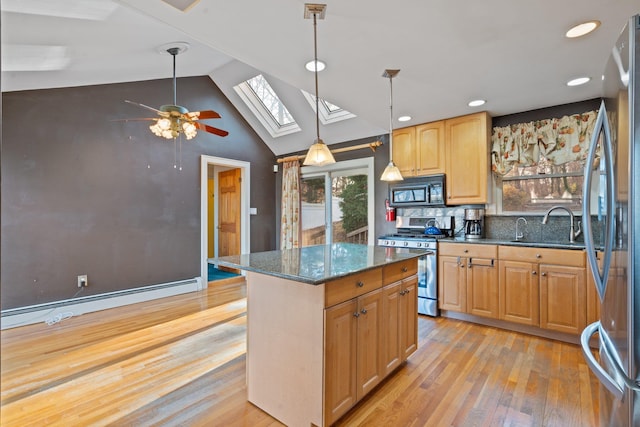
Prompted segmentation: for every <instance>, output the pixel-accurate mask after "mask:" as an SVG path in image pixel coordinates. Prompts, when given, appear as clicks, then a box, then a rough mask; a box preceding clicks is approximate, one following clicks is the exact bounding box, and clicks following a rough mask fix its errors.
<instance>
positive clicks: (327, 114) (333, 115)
mask: <svg viewBox="0 0 640 427" xmlns="http://www.w3.org/2000/svg"><path fill="white" fill-rule="evenodd" d="M301 92H302V94H303V95H304V97H305V99H306V100H307V102H308V103H309V105H311V108H313V111H314V112H315V111H316V96H315V95H312V94H310V93H308V92H305V91H304V90H301ZM318 104H319V107H320V108H319V109H320V113H319V115H318V116H319V117H320V121H321V122H322V124H323V125H326V124H329V123H335V122H339V121H341V120H347V119H351V118H353V117H356V115H355V114H353V113H350V112H348V111H347V110H343V109H342V108H340V107H338V106H337V105H334V104H332V103H330V102H328V101H326V100H324V99H322V98H320V100H319V102H318Z"/></svg>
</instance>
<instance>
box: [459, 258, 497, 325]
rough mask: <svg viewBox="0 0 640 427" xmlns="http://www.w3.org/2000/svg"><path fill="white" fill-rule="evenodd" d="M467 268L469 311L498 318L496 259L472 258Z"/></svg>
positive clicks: (477, 314)
mask: <svg viewBox="0 0 640 427" xmlns="http://www.w3.org/2000/svg"><path fill="white" fill-rule="evenodd" d="M471 259H472V262H471V265H469V266H468V268H467V312H468V313H469V314H475V315H476V316H484V317H490V318H492V319H497V318H498V317H499V310H498V267H497V263H496V261H495V260H494V259H476V258H471Z"/></svg>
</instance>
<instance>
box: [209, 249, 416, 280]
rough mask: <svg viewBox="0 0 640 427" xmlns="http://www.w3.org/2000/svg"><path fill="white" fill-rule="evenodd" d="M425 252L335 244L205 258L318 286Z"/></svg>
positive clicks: (216, 262)
mask: <svg viewBox="0 0 640 427" xmlns="http://www.w3.org/2000/svg"><path fill="white" fill-rule="evenodd" d="M425 252H426V251H424V250H422V249H403V250H396V249H395V248H383V247H379V246H367V245H358V244H353V243H335V244H332V245H318V246H306V247H303V248H299V249H285V250H278V251H268V252H257V253H252V254H246V255H233V256H225V257H220V258H209V259H208V262H209V263H210V264H217V265H221V266H225V267H231V268H237V269H240V270H246V271H253V272H257V273H263V274H268V275H271V276H276V277H281V278H283V279H289V280H295V281H297V282H303V283H308V284H312V285H319V284H320V283H324V282H327V281H329V280H332V279H337V278H339V277H344V276H348V275H350V274H355V273H359V272H361V271H365V270H370V269H373V268H377V267H381V266H383V265H386V264H392V263H394V262H398V261H402V260H405V259H410V258H416V257H419V256H420V255H423V254H424V253H425Z"/></svg>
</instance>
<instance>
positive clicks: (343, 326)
mask: <svg viewBox="0 0 640 427" xmlns="http://www.w3.org/2000/svg"><path fill="white" fill-rule="evenodd" d="M356 315H358V316H356ZM358 318H359V311H358V302H357V300H356V299H353V300H350V301H346V302H344V303H342V304H338V305H336V306H333V307H331V308H329V309H326V310H325V369H324V375H325V392H324V393H325V406H324V411H325V416H324V418H325V421H326V424H327V425H329V424H331V423H333V422H334V421H335V420H337V419H338V418H339V417H340V416H342V415H343V414H344V413H345V412H347V411H348V410H349V409H350V408H351V407H352V406H353V405H355V403H356V402H357V400H358V398H357V388H358V387H357V384H356V355H357V347H356V346H357V330H358V329H357V328H358Z"/></svg>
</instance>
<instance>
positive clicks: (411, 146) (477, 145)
mask: <svg viewBox="0 0 640 427" xmlns="http://www.w3.org/2000/svg"><path fill="white" fill-rule="evenodd" d="M490 127H491V119H490V117H489V114H488V113H486V112H482V113H476V114H470V115H467V116H461V117H455V118H453V119H447V120H440V121H437V122H432V123H424V124H421V125H417V126H411V127H406V128H402V129H396V130H394V131H393V161H394V163H395V164H396V166H398V169H400V172H401V173H402V176H404V177H406V178H411V177H417V176H427V175H434V174H440V173H444V174H446V184H445V185H446V190H447V197H446V204H448V205H461V204H478V203H486V202H487V179H488V174H489V140H490V138H489V135H490V131H491V129H490Z"/></svg>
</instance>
